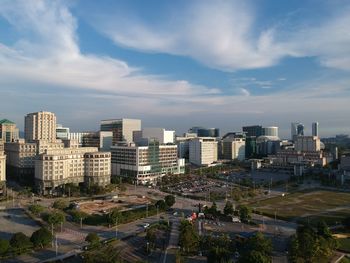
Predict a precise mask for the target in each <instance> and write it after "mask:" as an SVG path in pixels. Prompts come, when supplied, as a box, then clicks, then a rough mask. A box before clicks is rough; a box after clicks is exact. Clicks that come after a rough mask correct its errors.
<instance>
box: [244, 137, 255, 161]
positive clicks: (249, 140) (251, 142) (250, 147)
mask: <svg viewBox="0 0 350 263" xmlns="http://www.w3.org/2000/svg"><path fill="white" fill-rule="evenodd" d="M256 154H257V146H256V137H255V136H249V137H248V136H247V137H246V139H245V158H247V159H251V158H254V157H255V156H256Z"/></svg>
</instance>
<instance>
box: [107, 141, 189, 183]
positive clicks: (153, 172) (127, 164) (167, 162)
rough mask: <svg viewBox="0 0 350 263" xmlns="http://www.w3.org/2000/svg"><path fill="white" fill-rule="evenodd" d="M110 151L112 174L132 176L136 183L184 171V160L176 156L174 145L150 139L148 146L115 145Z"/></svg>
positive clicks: (151, 180)
mask: <svg viewBox="0 0 350 263" xmlns="http://www.w3.org/2000/svg"><path fill="white" fill-rule="evenodd" d="M111 152H112V175H115V176H125V177H129V178H133V179H134V180H137V182H138V183H142V184H145V183H154V182H156V181H157V180H158V179H159V178H161V177H162V176H164V175H167V174H183V173H185V160H184V159H179V158H178V157H177V146H176V145H160V144H159V143H158V142H157V141H151V142H150V143H149V145H148V146H137V145H135V144H134V143H133V144H126V145H115V146H112V147H111Z"/></svg>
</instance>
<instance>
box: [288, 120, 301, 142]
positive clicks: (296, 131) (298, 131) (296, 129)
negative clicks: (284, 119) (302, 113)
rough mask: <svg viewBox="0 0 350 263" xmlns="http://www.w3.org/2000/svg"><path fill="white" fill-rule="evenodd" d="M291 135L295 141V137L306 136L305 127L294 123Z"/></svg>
mask: <svg viewBox="0 0 350 263" xmlns="http://www.w3.org/2000/svg"><path fill="white" fill-rule="evenodd" d="M290 135H291V139H292V140H293V141H294V140H295V136H304V125H303V124H302V123H300V122H292V123H291V131H290Z"/></svg>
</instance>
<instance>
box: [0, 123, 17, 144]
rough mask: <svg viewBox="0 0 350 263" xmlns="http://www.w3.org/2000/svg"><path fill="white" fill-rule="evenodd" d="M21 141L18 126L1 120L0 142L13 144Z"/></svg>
mask: <svg viewBox="0 0 350 263" xmlns="http://www.w3.org/2000/svg"><path fill="white" fill-rule="evenodd" d="M17 139H19V130H18V128H17V127H16V124H15V123H14V122H12V121H9V120H7V119H3V120H0V140H3V142H13V141H15V140H17Z"/></svg>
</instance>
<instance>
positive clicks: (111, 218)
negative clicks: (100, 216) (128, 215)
mask: <svg viewBox="0 0 350 263" xmlns="http://www.w3.org/2000/svg"><path fill="white" fill-rule="evenodd" d="M120 218H121V213H120V211H119V210H117V209H114V210H113V211H112V212H110V213H109V214H108V219H107V221H108V223H109V224H115V223H116V222H118V221H119V222H120Z"/></svg>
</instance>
